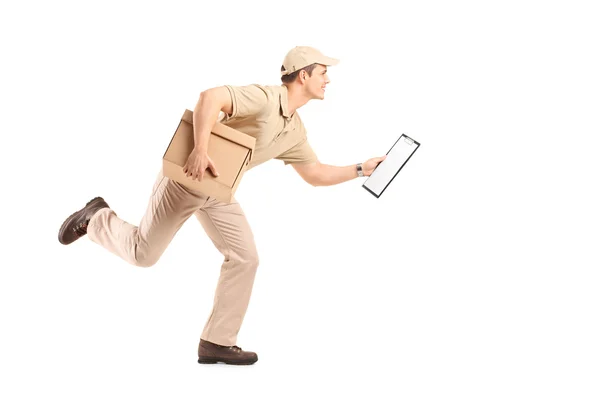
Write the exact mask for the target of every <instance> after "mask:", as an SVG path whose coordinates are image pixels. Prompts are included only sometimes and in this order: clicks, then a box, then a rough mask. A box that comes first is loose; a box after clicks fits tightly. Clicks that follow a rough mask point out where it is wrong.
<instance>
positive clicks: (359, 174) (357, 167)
mask: <svg viewBox="0 0 600 400" xmlns="http://www.w3.org/2000/svg"><path fill="white" fill-rule="evenodd" d="M356 172H358V176H365V174H364V173H363V170H362V164H356Z"/></svg>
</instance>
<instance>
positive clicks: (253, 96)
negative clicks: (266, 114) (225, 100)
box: [225, 85, 269, 119]
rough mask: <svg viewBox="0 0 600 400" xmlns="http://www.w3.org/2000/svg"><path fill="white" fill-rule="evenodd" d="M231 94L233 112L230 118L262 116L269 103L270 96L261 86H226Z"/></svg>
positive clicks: (226, 116) (228, 116) (227, 116)
mask: <svg viewBox="0 0 600 400" xmlns="http://www.w3.org/2000/svg"><path fill="white" fill-rule="evenodd" d="M225 87H226V88H227V90H229V94H231V103H232V106H233V111H232V113H231V115H225V118H226V119H229V118H244V117H249V116H253V115H258V114H260V113H261V112H262V111H263V110H265V108H266V107H267V105H268V103H269V95H268V93H267V91H266V90H264V89H263V88H262V87H261V86H260V85H247V86H231V85H225Z"/></svg>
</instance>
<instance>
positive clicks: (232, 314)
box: [87, 172, 258, 346]
mask: <svg viewBox="0 0 600 400" xmlns="http://www.w3.org/2000/svg"><path fill="white" fill-rule="evenodd" d="M192 214H194V215H195V216H196V218H198V221H200V223H201V224H202V226H203V227H204V230H205V231H206V233H207V234H208V236H209V237H210V238H211V240H212V241H213V243H214V244H215V246H216V247H217V249H218V250H219V251H220V252H221V253H222V254H223V256H224V257H225V261H224V262H223V265H222V266H221V275H220V277H219V282H218V285H217V289H216V292H215V297H214V303H213V309H212V312H211V314H210V316H209V318H208V320H207V322H206V325H205V327H204V330H203V332H202V335H201V338H202V339H204V340H207V341H209V342H213V343H217V344H220V345H223V346H233V345H235V344H236V341H237V335H238V332H239V330H240V327H241V325H242V321H243V319H244V315H245V314H246V310H247V308H248V303H249V302H250V295H251V292H252V286H253V284H254V277H255V275H256V269H257V267H258V255H257V252H256V246H255V243H254V236H253V234H252V231H251V229H250V226H249V224H248V221H247V220H246V216H245V215H244V212H243V211H242V208H241V207H240V205H239V204H238V203H237V201H234V202H233V203H231V204H228V203H223V202H221V201H218V200H216V199H214V198H211V197H208V196H205V195H203V194H202V193H200V192H197V191H193V190H190V189H187V188H186V187H184V186H182V185H180V184H179V183H177V182H175V181H173V180H171V179H169V178H167V177H164V176H163V175H162V172H161V173H160V174H159V176H158V178H157V180H156V184H155V185H154V188H153V190H152V196H151V197H150V201H149V204H148V208H147V210H146V214H145V215H144V217H143V218H142V221H141V222H140V225H139V227H138V226H134V225H131V224H129V223H127V222H125V221H123V220H122V219H119V218H118V217H117V215H116V213H115V212H114V211H113V210H111V209H108V208H105V209H102V210H100V211H98V212H97V213H96V214H95V215H94V216H93V217H92V218H91V220H90V222H89V226H88V230H87V231H88V236H89V238H90V239H91V240H92V241H93V242H95V243H98V244H99V245H101V246H103V247H104V248H106V249H108V250H109V251H111V252H112V253H114V254H116V255H117V256H119V257H121V258H122V259H124V260H125V261H127V262H129V263H130V264H133V265H136V266H141V267H149V266H151V265H153V264H155V263H156V262H157V261H158V260H159V258H160V256H161V255H162V254H163V252H164V251H165V249H166V248H167V246H168V245H169V243H170V242H171V240H172V239H173V237H174V236H175V234H176V233H177V231H178V230H179V228H181V226H182V225H183V223H184V222H185V221H186V220H187V219H188V218H189V217H191V215H192Z"/></svg>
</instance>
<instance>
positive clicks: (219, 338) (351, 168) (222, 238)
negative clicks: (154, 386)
mask: <svg viewBox="0 0 600 400" xmlns="http://www.w3.org/2000/svg"><path fill="white" fill-rule="evenodd" d="M338 62H339V60H337V59H334V58H330V57H326V56H324V55H323V54H322V53H321V52H320V51H318V50H317V49H315V48H311V47H306V46H298V47H295V48H293V49H292V50H290V51H289V52H288V54H287V55H286V56H285V58H284V61H283V65H282V67H281V81H282V84H281V85H273V86H262V85H257V84H253V85H248V86H228V85H226V86H222V87H215V88H212V89H208V90H205V91H203V92H202V93H201V94H200V97H199V100H198V103H197V105H196V107H195V108H194V114H193V125H194V141H195V142H194V143H195V147H194V149H193V151H192V152H191V153H190V155H189V158H188V160H187V163H186V164H185V165H184V167H183V170H184V172H185V173H186V175H187V176H188V177H191V178H193V179H197V180H199V181H201V180H202V179H204V177H205V174H206V173H208V171H210V173H212V174H214V175H215V176H218V174H219V166H218V165H215V164H214V163H213V162H212V160H211V159H210V157H209V156H208V154H207V149H208V142H209V137H210V132H211V129H212V127H213V126H214V124H215V122H217V120H218V118H219V114H220V112H223V114H222V115H223V118H222V120H221V121H220V122H221V123H223V124H225V125H228V126H229V127H231V128H234V129H237V130H239V131H240V132H243V133H246V134H248V135H251V136H253V137H254V138H256V145H255V150H254V154H253V157H252V160H251V161H250V164H249V165H248V169H250V168H253V167H255V166H257V165H259V164H261V163H264V162H265V161H268V160H271V159H273V158H274V159H277V160H281V161H283V162H284V164H285V165H288V164H291V165H292V166H293V168H294V169H295V170H296V171H297V172H298V174H299V175H300V176H301V177H302V178H303V179H304V180H305V181H306V182H308V183H309V184H311V185H313V186H327V185H335V184H339V183H342V182H346V181H349V180H351V179H354V178H356V177H359V176H370V175H371V173H372V172H373V170H374V169H375V167H376V166H377V165H378V164H379V163H380V162H381V161H383V159H384V158H385V156H384V157H377V158H371V159H369V160H368V161H366V162H364V163H361V164H355V165H348V166H332V165H327V164H322V163H320V162H319V160H318V159H317V156H316V155H315V153H314V151H313V149H312V148H311V146H310V144H309V142H308V139H307V135H306V130H305V128H304V125H303V123H302V120H301V119H300V115H299V114H298V109H299V108H300V107H302V106H303V105H305V104H306V103H307V102H308V101H309V100H312V99H324V98H325V87H326V86H327V84H328V83H329V78H328V76H327V67H328V66H331V65H336V64H337V63H338ZM192 214H193V215H195V216H196V218H197V219H198V221H200V224H202V226H203V227H204V230H205V231H206V233H207V234H208V236H209V237H210V238H211V240H212V241H213V243H214V244H215V246H216V247H217V249H218V250H219V251H220V252H221V253H222V254H223V256H224V258H225V259H224V262H223V265H222V267H221V274H220V277H219V282H218V285H217V288H216V292H215V296H214V303H213V309H212V312H211V313H210V315H209V317H208V320H207V321H206V325H205V327H204V330H203V332H202V334H201V337H200V344H199V346H198V362H199V363H206V364H214V363H217V362H223V363H227V364H239V365H247V364H253V363H255V362H256V361H257V360H258V357H257V355H256V353H253V352H249V351H243V350H242V349H241V348H240V347H238V346H236V342H237V335H238V332H239V330H240V327H241V325H242V321H243V319H244V316H245V314H246V310H247V308H248V304H249V302H250V295H251V292H252V286H253V283H254V277H255V274H256V269H257V267H258V262H259V258H258V254H257V251H256V246H255V242H254V237H253V234H252V230H251V229H250V226H249V224H248V221H247V220H246V217H245V215H244V212H243V211H242V208H241V206H240V204H239V203H238V202H237V201H236V200H234V201H233V202H231V203H224V202H221V201H218V200H216V199H215V198H212V197H210V196H206V195H204V194H203V193H200V192H198V191H194V190H190V189H188V188H186V187H184V186H182V185H181V184H179V183H177V182H175V181H173V180H171V179H169V178H167V177H165V176H164V175H163V174H162V172H161V173H160V174H159V176H158V178H157V180H156V183H155V184H154V188H153V191H152V195H151V197H150V200H149V204H148V207H147V210H146V214H145V215H144V217H143V218H142V220H141V222H140V224H139V226H135V225H132V224H130V223H128V222H126V221H124V220H122V219H120V218H119V217H118V216H117V214H116V213H115V212H114V211H113V210H111V209H110V208H109V206H108V204H107V203H106V202H105V201H104V199H103V198H101V197H96V198H94V199H92V200H91V201H89V202H88V203H87V204H86V206H85V207H83V208H82V209H81V210H79V211H77V212H75V213H73V214H72V215H71V216H69V217H68V218H67V219H66V220H65V222H64V223H63V225H62V226H61V228H60V231H59V234H58V239H59V241H60V243H62V244H65V245H66V244H70V243H72V242H74V241H75V240H77V239H79V238H80V237H82V236H84V235H86V234H87V236H88V237H89V238H90V240H92V241H93V242H95V243H97V244H99V245H100V246H103V247H104V248H106V249H107V250H109V251H110V252H112V253H113V254H115V255H117V256H119V257H121V258H122V259H123V260H125V261H127V262H129V263H130V264H133V265H136V266H141V267H149V266H151V265H153V264H155V263H156V262H157V261H158V260H159V258H160V257H161V255H162V254H163V252H164V251H165V249H166V248H167V246H168V245H169V243H170V242H171V240H172V239H173V237H174V236H175V234H176V233H177V231H178V230H179V228H181V226H182V225H183V223H184V222H185V221H186V220H187V219H188V218H189V217H191V216H192Z"/></svg>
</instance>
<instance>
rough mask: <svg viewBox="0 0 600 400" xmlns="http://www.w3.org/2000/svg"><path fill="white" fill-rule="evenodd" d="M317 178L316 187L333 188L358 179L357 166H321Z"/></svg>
mask: <svg viewBox="0 0 600 400" xmlns="http://www.w3.org/2000/svg"><path fill="white" fill-rule="evenodd" d="M317 176H318V178H317V179H316V181H315V183H314V185H315V186H332V185H337V184H340V183H344V182H347V181H349V180H352V179H354V178H358V171H357V170H356V165H348V166H345V167H338V166H335V165H327V164H320V165H319V173H318V175H317Z"/></svg>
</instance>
